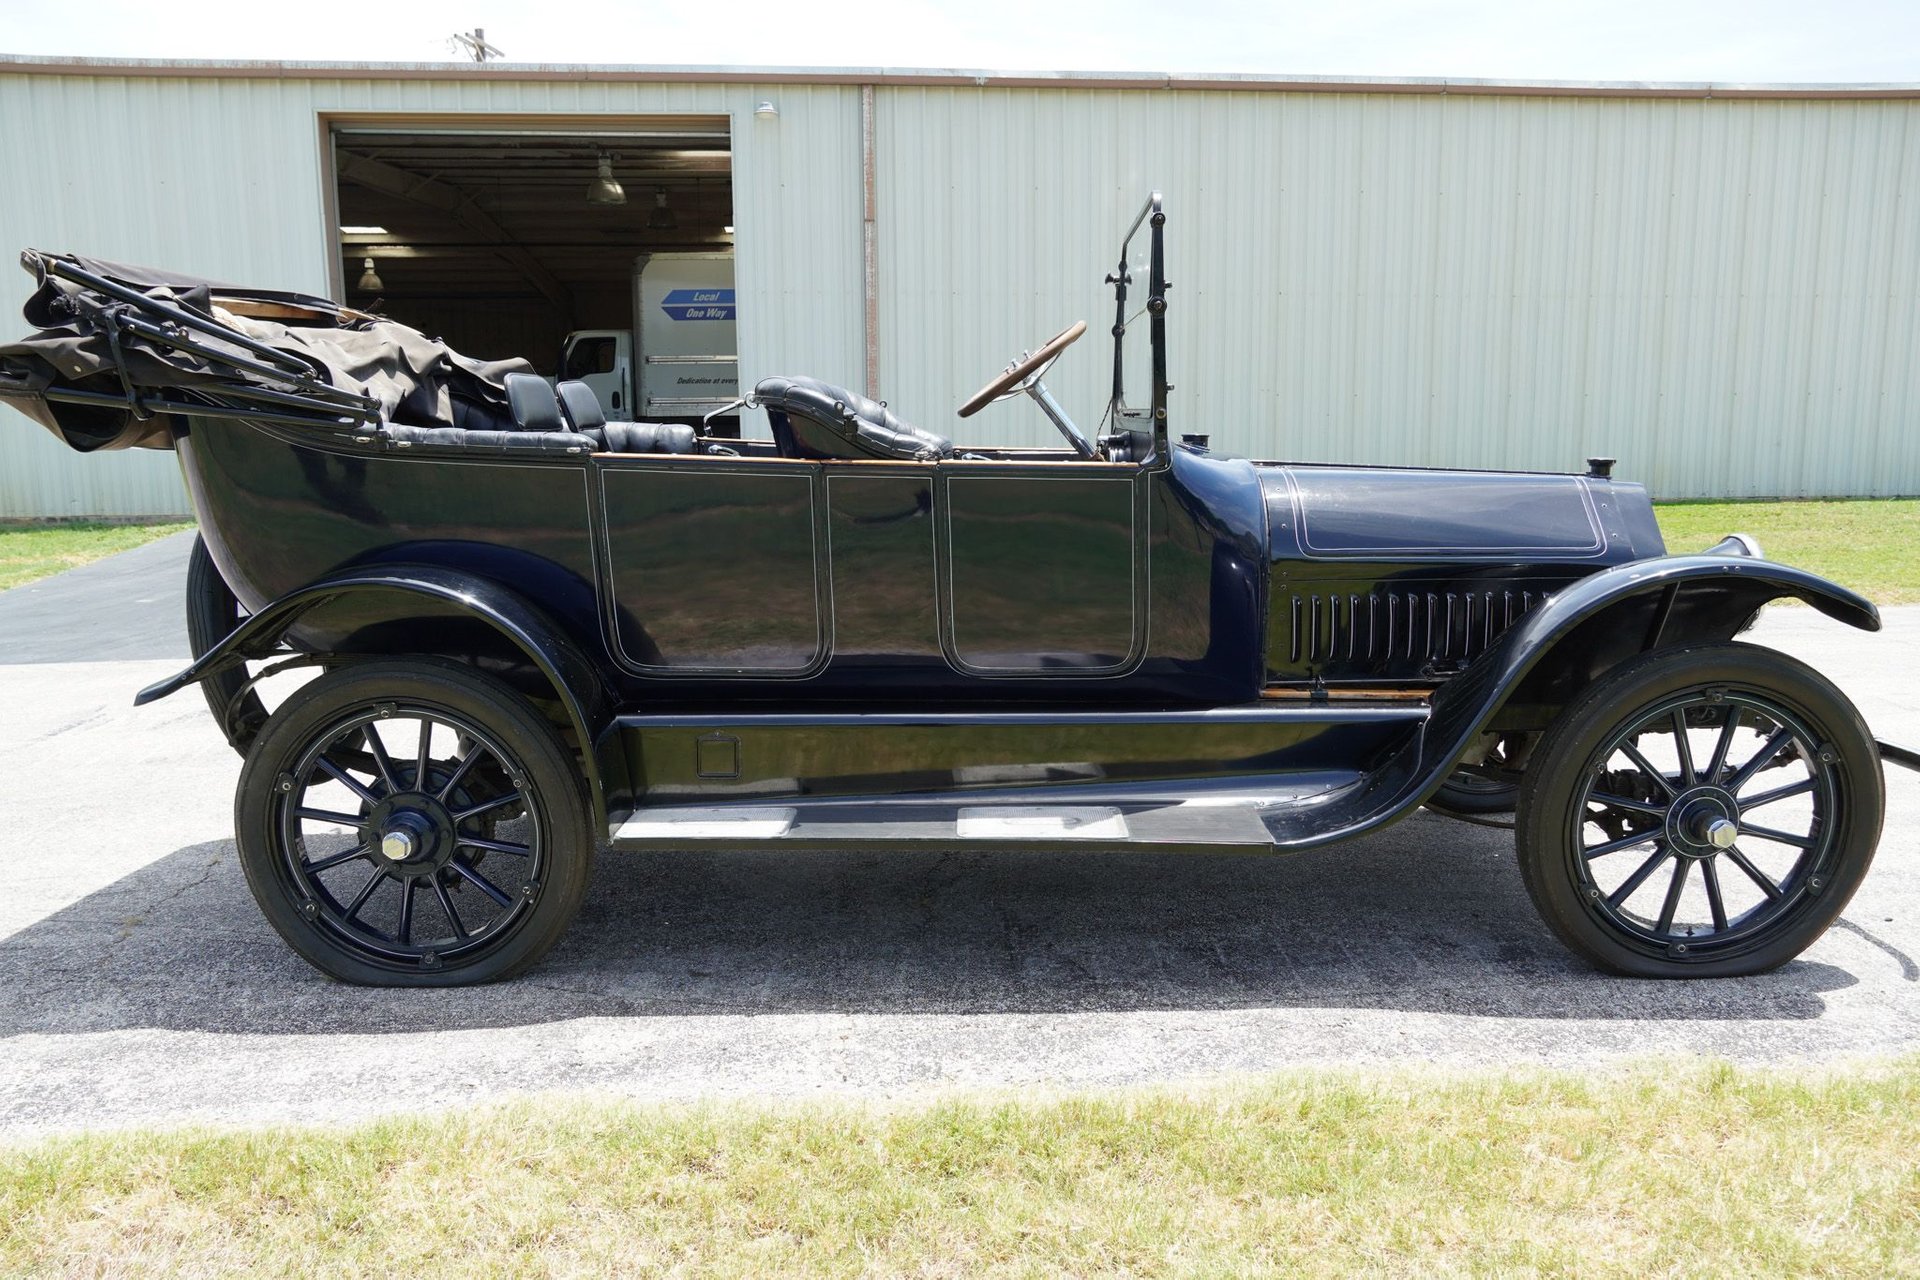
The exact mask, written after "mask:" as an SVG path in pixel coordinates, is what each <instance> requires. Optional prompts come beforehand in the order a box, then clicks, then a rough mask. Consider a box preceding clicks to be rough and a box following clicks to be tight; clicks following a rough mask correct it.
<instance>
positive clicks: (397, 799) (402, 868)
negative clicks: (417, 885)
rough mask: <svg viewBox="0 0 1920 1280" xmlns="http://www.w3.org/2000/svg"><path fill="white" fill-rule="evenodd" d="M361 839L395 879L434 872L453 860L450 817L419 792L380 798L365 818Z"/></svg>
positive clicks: (432, 799) (443, 809)
mask: <svg viewBox="0 0 1920 1280" xmlns="http://www.w3.org/2000/svg"><path fill="white" fill-rule="evenodd" d="M364 831H365V833H366V834H365V835H364V836H363V839H365V840H366V842H367V843H368V844H370V845H372V846H373V847H374V848H375V849H377V850H379V853H380V857H381V859H382V860H383V861H384V862H385V863H386V866H387V870H388V871H389V872H391V873H392V874H394V875H397V876H416V875H424V874H426V873H427V872H429V871H437V870H438V869H439V868H441V867H442V866H445V865H446V863H447V861H448V860H449V859H450V858H452V856H453V850H454V841H455V839H456V837H455V835H454V832H453V818H452V815H451V814H449V813H448V812H447V808H446V806H445V805H443V804H441V803H440V802H439V801H438V800H435V799H434V798H433V797H432V796H429V795H425V794H423V793H421V792H418V791H411V792H409V791H402V792H399V793H397V794H394V795H390V796H387V797H386V798H384V799H382V800H381V801H380V803H379V804H376V805H375V806H374V807H373V811H372V812H371V813H369V814H368V815H367V824H366V826H365V828H364Z"/></svg>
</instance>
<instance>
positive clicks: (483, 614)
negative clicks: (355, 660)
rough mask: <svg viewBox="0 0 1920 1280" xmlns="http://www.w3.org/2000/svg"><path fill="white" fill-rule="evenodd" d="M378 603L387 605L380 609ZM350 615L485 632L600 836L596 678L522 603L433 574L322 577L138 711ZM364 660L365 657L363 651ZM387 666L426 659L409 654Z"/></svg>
mask: <svg viewBox="0 0 1920 1280" xmlns="http://www.w3.org/2000/svg"><path fill="white" fill-rule="evenodd" d="M380 597H387V598H388V600H384V601H383V600H381V599H380ZM342 604H349V605H353V606H359V607H360V608H361V609H363V610H364V611H366V612H367V613H369V614H371V615H372V616H380V615H387V616H392V617H396V618H397V617H404V616H405V615H406V614H407V612H408V610H409V609H412V610H414V611H415V612H416V613H417V612H418V611H419V610H420V609H421V607H422V606H426V607H427V608H428V609H430V611H431V612H433V613H435V614H441V615H445V614H453V615H455V616H458V617H464V618H468V619H472V620H474V621H476V622H478V623H481V624H484V625H485V626H486V627H487V628H490V629H491V631H492V632H493V633H495V634H496V635H497V636H498V637H500V638H501V639H504V640H505V641H506V642H507V644H508V645H510V646H511V649H512V650H513V651H517V652H518V653H519V654H520V655H522V656H524V658H525V660H526V663H527V666H528V667H529V668H531V671H532V672H533V673H537V676H538V678H539V680H543V681H544V682H545V684H546V685H547V686H548V687H549V688H550V689H551V690H552V694H553V698H554V700H555V702H556V703H557V705H558V707H559V711H560V717H559V718H560V722H561V723H562V724H563V725H564V727H566V728H568V729H570V730H571V731H572V734H573V737H574V740H575V743H576V744H577V746H578V748H579V750H578V754H579V758H580V763H581V769H582V772H583V774H584V776H585V778H586V781H587V786H588V792H589V796H590V798H591V800H592V802H593V805H594V813H595V816H596V818H598V819H599V820H600V822H601V825H602V826H604V824H605V818H606V797H605V792H604V787H603V785H602V769H601V762H600V761H599V760H598V759H597V758H596V751H595V745H596V742H597V741H598V740H599V738H600V736H601V733H602V731H603V730H604V729H605V728H606V726H607V725H608V724H609V723H610V722H611V720H612V707H611V701H610V699H609V697H608V694H607V690H606V688H605V686H604V684H603V682H602V681H601V679H600V676H599V673H598V670H597V669H596V668H595V667H594V665H593V663H592V662H591V661H590V660H589V659H588V658H587V656H586V654H585V653H583V652H582V651H581V649H580V647H579V646H578V645H577V644H575V643H574V641H573V639H572V638H571V637H570V636H568V635H567V633H566V632H564V631H563V630H561V629H560V628H559V627H558V626H556V625H555V624H554V622H553V620H552V619H551V618H549V617H548V616H547V615H546V614H545V613H544V612H543V611H542V610H541V609H539V608H538V607H537V606H535V605H533V604H532V603H530V602H529V601H527V600H526V599H525V598H524V597H523V596H520V595H519V594H517V593H516V592H514V591H512V590H510V589H509V588H507V587H504V586H502V585H500V584H499V583H497V582H494V581H492V580H491V579H488V578H482V577H478V576H475V575H473V574H469V573H462V572H460V571H458V570H454V569H447V568H442V567H439V566H436V565H373V566H363V567H360V568H355V569H347V570H342V571H340V572H338V573H334V574H330V575H328V576H327V577H324V578H321V579H319V580H318V581H316V582H313V583H311V584H309V585H307V586H304V587H301V588H300V589H298V590H296V591H292V592H289V593H288V594H286V595H284V596H281V597H280V598H279V599H277V600H274V601H272V602H271V603H269V604H267V605H266V606H265V607H263V608H262V609H260V610H259V612H257V613H255V614H253V615H252V616H250V617H249V618H247V619H246V620H245V621H244V622H242V623H241V624H240V625H239V626H238V627H236V628H235V629H234V630H233V632H232V633H231V634H230V635H228V636H227V637H226V638H225V639H223V640H221V641H220V642H219V643H218V644H216V645H214V646H213V647H212V648H211V649H209V650H208V651H207V652H206V653H205V654H203V655H202V656H201V657H200V658H198V659H197V660H195V661H194V663H193V664H192V665H191V666H189V667H187V668H186V669H185V670H184V671H181V672H180V673H179V674H177V675H173V676H169V677H168V678H167V679H165V680H162V681H160V682H158V683H157V684H152V685H149V686H147V687H146V688H145V689H142V690H141V691H140V692H139V693H138V694H137V695H135V697H134V705H136V706H145V705H146V704H147V703H149V702H154V701H157V700H159V699H161V698H164V697H167V696H168V695H170V694H174V693H178V692H179V691H180V690H182V689H185V688H187V687H188V686H190V685H194V684H198V683H199V682H200V681H202V680H205V679H207V678H208V677H209V676H212V675H215V674H218V673H219V672H221V671H224V670H226V669H228V668H230V667H232V666H235V665H238V664H240V663H244V662H247V661H249V660H259V659H265V658H270V657H272V656H274V655H275V651H276V649H277V647H278V646H279V645H280V643H281V641H282V639H283V638H284V637H285V636H286V634H287V632H288V630H289V629H290V628H292V627H293V626H294V625H295V624H296V623H298V622H299V621H300V620H301V619H302V618H303V617H305V616H307V615H308V614H310V613H313V612H315V611H316V610H320V609H324V608H327V607H328V606H338V605H342ZM363 651H364V652H372V651H371V650H363ZM392 656H396V657H401V656H428V655H425V654H422V653H420V652H419V651H418V650H401V651H395V652H394V653H393V654H392Z"/></svg>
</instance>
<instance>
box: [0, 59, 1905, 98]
mask: <svg viewBox="0 0 1920 1280" xmlns="http://www.w3.org/2000/svg"><path fill="white" fill-rule="evenodd" d="M7 74H11V75H48V76H96V77H101V78H118V77H143V78H145V77H166V78H174V79H188V80H192V79H209V80H211V79H221V80H230V79H241V80H545V81H615V82H618V81H631V82H643V83H656V84H658V83H682V84H686V83H695V84H757V85H770V84H878V85H886V84H900V85H927V86H977V87H999V88H1052V89H1142V90H1146V89H1165V90H1188V91H1215V92H1223V91H1224V92H1256V93H1369V94H1376V93H1377V94H1386V93H1391V94H1425V95H1459V96H1499V97H1573V98H1728V99H1803V100H1817V99H1912V98H1920V84H1912V83H1888V84H1761V83H1740V82H1729V81H1710V80H1701V81H1640V80H1534V81H1522V80H1487V79H1472V78H1451V77H1429V76H1305V75H1298V76H1282V75H1256V74H1244V73H1213V72H1194V73H1175V72H1158V71H1155V72H1147V71H990V70H966V69H951V68H931V67H746V66H664V65H655V66H648V65H613V64H590V63H533V62H494V63H487V64H485V65H481V64H477V63H460V62H274V61H264V60H261V61H254V60H226V59H197V58H183V59H144V58H75V57H54V56H30V55H17V54H0V75H7Z"/></svg>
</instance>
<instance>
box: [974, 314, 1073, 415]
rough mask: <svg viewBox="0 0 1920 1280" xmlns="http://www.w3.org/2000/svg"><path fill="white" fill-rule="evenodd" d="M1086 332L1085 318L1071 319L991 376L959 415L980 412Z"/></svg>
mask: <svg viewBox="0 0 1920 1280" xmlns="http://www.w3.org/2000/svg"><path fill="white" fill-rule="evenodd" d="M1086 331H1087V322H1086V321H1085V320H1075V321H1074V322H1073V323H1072V324H1070V325H1068V326H1067V327H1066V328H1064V329H1062V330H1061V331H1060V332H1059V333H1056V334H1054V335H1053V337H1051V338H1049V339H1047V341H1046V344H1045V345H1044V346H1042V347H1041V348H1040V349H1039V350H1038V351H1036V352H1034V353H1033V354H1032V355H1030V356H1028V357H1027V358H1026V359H1025V360H1022V361H1021V362H1020V363H1019V364H1017V365H1015V366H1014V367H1013V368H1011V369H1009V370H1007V371H1006V372H1005V373H1003V374H1001V375H1000V376H999V377H997V378H995V379H994V380H993V381H992V382H989V383H988V384H987V385H986V386H984V387H982V388H980V390H978V391H976V392H974V394H973V399H971V400H969V401H967V402H966V403H965V404H963V405H961V406H960V416H961V417H963V418H971V417H972V416H973V415H974V414H976V413H978V412H980V411H981V410H982V409H984V408H986V407H987V406H988V405H990V404H992V403H993V402H994V401H995V400H998V399H999V398H1000V397H1001V396H1003V395H1005V394H1006V393H1007V392H1008V391H1009V390H1011V389H1012V388H1014V387H1017V386H1019V385H1020V384H1021V383H1023V382H1025V381H1026V380H1027V379H1028V378H1030V377H1032V376H1033V371H1034V370H1035V369H1039V368H1042V367H1043V366H1045V365H1046V363H1047V362H1048V361H1049V360H1051V359H1053V358H1054V357H1055V356H1057V355H1059V354H1060V353H1061V352H1062V351H1065V350H1066V349H1067V348H1068V347H1070V346H1072V345H1073V344H1074V343H1076V342H1078V341H1079V340H1080V335H1081V334H1083V333H1085V332H1086Z"/></svg>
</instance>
